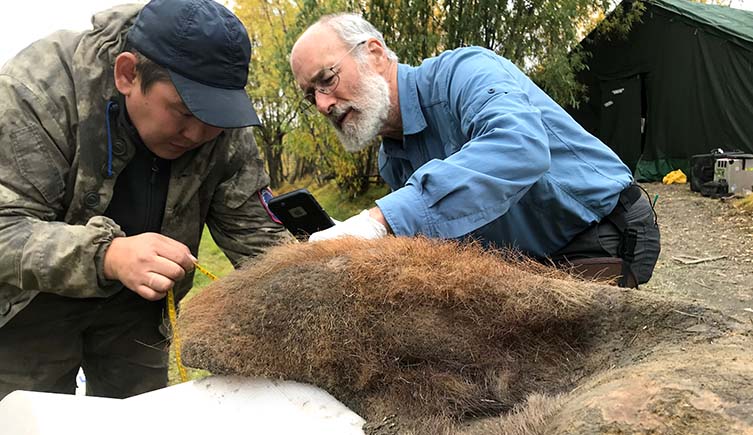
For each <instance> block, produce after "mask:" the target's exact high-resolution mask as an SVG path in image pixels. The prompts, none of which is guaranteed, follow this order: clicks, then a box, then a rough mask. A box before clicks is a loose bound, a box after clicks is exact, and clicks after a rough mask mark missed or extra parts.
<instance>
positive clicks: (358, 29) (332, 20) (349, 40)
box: [316, 12, 397, 62]
mask: <svg viewBox="0 0 753 435" xmlns="http://www.w3.org/2000/svg"><path fill="white" fill-rule="evenodd" d="M316 24H322V25H325V26H328V27H330V28H332V30H334V31H335V33H336V34H337V36H339V37H340V39H342V41H343V42H345V44H346V45H348V46H354V45H356V44H358V43H360V42H362V41H365V40H367V39H370V38H374V39H376V40H378V41H379V42H381V43H382V46H383V47H384V49H385V51H386V52H387V59H389V60H392V61H395V62H397V55H396V54H395V52H394V51H392V50H390V48H389V47H387V44H386V43H385V42H384V37H383V36H382V33H381V32H380V31H379V30H377V29H376V28H375V27H374V26H373V25H372V24H371V23H370V22H368V21H366V20H364V19H363V17H361V16H360V15H358V14H353V13H349V12H343V13H339V14H330V15H324V16H322V17H321V18H319V20H318V21H317V22H316ZM353 57H354V58H356V59H357V60H359V61H363V60H364V59H365V57H364V53H363V50H360V49H356V50H355V51H354V52H353Z"/></svg>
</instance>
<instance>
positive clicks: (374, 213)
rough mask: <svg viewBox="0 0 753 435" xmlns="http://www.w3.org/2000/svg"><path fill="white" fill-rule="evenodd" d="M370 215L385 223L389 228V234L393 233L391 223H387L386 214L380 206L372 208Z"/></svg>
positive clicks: (385, 226) (387, 228)
mask: <svg viewBox="0 0 753 435" xmlns="http://www.w3.org/2000/svg"><path fill="white" fill-rule="evenodd" d="M369 217H370V218H372V219H374V220H375V221H377V222H379V223H380V224H382V225H384V228H385V229H386V230H387V234H392V229H391V228H390V224H389V223H387V219H385V218H384V214H383V213H382V210H380V209H379V207H373V208H370V209H369Z"/></svg>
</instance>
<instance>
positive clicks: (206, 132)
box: [181, 117, 222, 145]
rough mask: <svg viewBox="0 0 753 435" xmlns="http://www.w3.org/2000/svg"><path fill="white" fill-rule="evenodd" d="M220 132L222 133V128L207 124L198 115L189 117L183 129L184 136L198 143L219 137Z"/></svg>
mask: <svg viewBox="0 0 753 435" xmlns="http://www.w3.org/2000/svg"><path fill="white" fill-rule="evenodd" d="M220 133H222V128H220V127H214V126H211V125H209V124H205V123H203V122H201V121H200V120H199V119H198V118H196V117H191V118H190V119H188V121H187V122H186V124H185V126H184V127H183V130H182V131H181V135H183V137H185V138H186V139H188V140H189V141H191V143H193V144H196V145H199V144H202V143H204V142H208V141H210V140H212V139H214V138H215V137H217V136H218V135H219V134H220Z"/></svg>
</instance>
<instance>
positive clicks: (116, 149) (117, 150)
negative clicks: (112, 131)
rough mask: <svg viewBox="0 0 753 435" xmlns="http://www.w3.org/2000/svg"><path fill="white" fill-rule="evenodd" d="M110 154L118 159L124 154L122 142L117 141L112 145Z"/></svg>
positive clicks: (124, 145) (124, 146) (124, 148)
mask: <svg viewBox="0 0 753 435" xmlns="http://www.w3.org/2000/svg"><path fill="white" fill-rule="evenodd" d="M112 153H113V154H115V155H116V156H118V157H120V156H123V155H125V153H126V144H125V142H123V141H122V140H120V139H118V140H116V141H115V143H113V144H112Z"/></svg>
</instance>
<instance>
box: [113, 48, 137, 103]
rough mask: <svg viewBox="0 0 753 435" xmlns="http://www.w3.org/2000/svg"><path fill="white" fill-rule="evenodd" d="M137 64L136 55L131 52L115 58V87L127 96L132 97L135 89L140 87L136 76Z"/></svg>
mask: <svg viewBox="0 0 753 435" xmlns="http://www.w3.org/2000/svg"><path fill="white" fill-rule="evenodd" d="M137 63H138V60H137V59H136V55H135V54H133V53H130V52H123V53H120V54H119V55H118V57H116V58H115V72H114V74H115V87H116V88H118V91H119V92H120V93H121V94H123V95H125V96H128V95H130V94H131V93H132V92H133V90H134V88H135V87H137V86H139V80H138V77H137V76H136V64H137Z"/></svg>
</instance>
